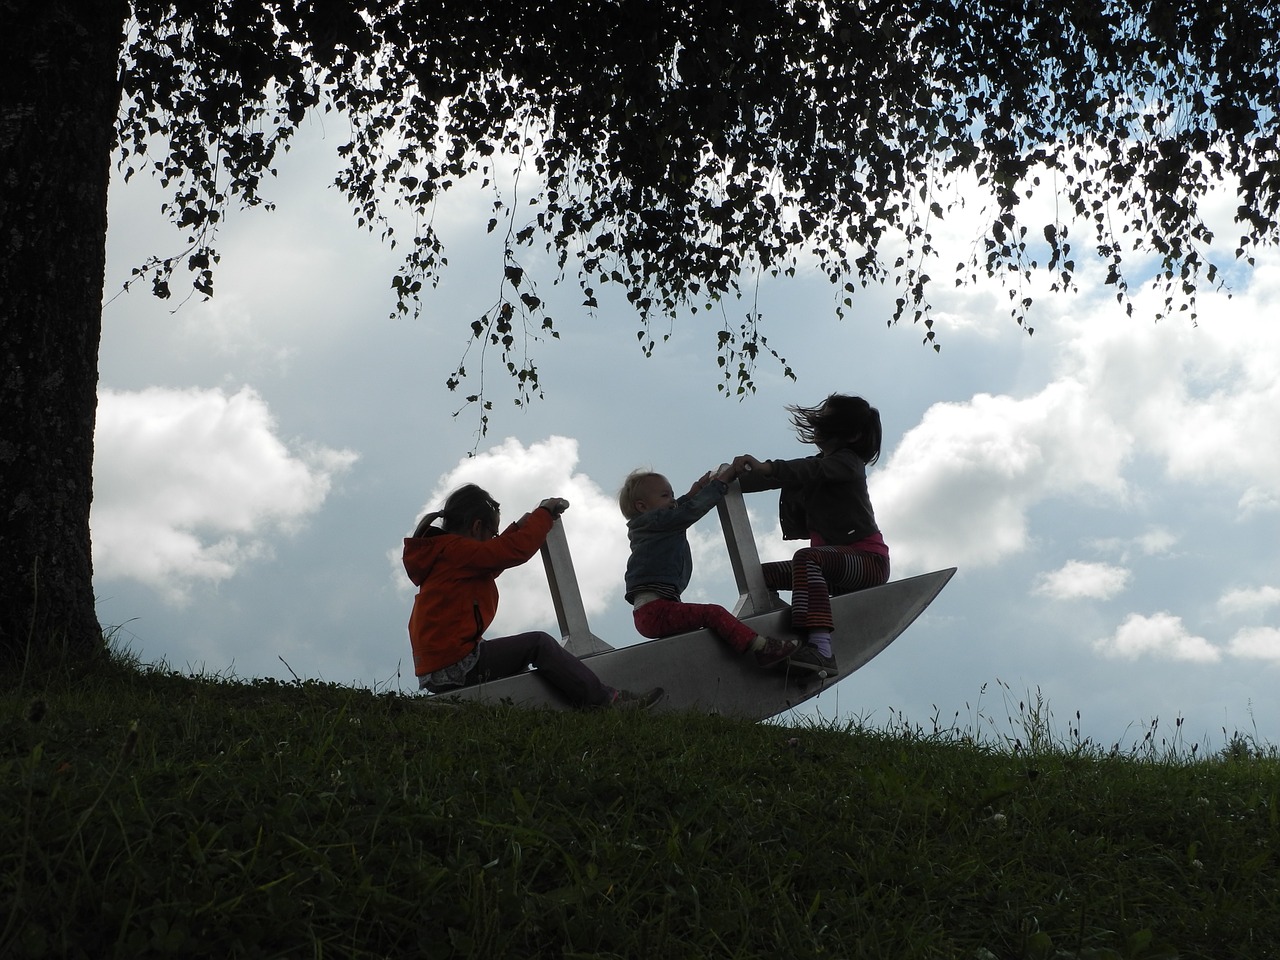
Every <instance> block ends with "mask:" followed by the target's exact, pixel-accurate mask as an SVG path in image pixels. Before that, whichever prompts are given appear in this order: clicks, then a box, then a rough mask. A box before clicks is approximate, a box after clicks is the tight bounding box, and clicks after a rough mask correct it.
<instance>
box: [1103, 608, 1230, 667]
mask: <svg viewBox="0 0 1280 960" xmlns="http://www.w3.org/2000/svg"><path fill="white" fill-rule="evenodd" d="M1093 646H1094V649H1095V650H1098V651H1099V652H1100V653H1102V654H1104V655H1105V656H1108V657H1113V658H1116V659H1121V660H1137V659H1138V658H1139V657H1143V656H1152V657H1156V658H1159V659H1165V660H1188V661H1192V662H1196V663H1213V662H1215V661H1217V660H1219V659H1221V657H1222V651H1221V650H1219V649H1218V648H1217V647H1215V646H1214V645H1213V644H1211V643H1210V642H1209V641H1208V640H1206V639H1205V638H1204V637H1199V636H1196V635H1195V634H1193V633H1191V632H1190V631H1189V630H1188V629H1187V628H1186V627H1185V626H1184V625H1183V623H1182V618H1181V617H1175V616H1173V615H1172V614H1169V613H1157V614H1155V615H1153V616H1150V617H1144V616H1142V615H1141V614H1137V613H1133V614H1130V615H1129V617H1128V618H1127V619H1126V620H1125V621H1124V623H1122V624H1121V625H1120V626H1119V627H1118V628H1117V629H1116V632H1115V633H1114V634H1113V635H1111V636H1110V637H1104V638H1102V639H1099V640H1095V641H1094V643H1093Z"/></svg>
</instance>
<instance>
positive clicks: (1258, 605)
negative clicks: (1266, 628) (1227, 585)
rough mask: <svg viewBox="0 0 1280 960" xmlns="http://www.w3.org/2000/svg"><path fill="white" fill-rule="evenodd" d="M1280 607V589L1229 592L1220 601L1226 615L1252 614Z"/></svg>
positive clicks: (1269, 588) (1266, 588) (1267, 588)
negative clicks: (1256, 611)
mask: <svg viewBox="0 0 1280 960" xmlns="http://www.w3.org/2000/svg"><path fill="white" fill-rule="evenodd" d="M1277 605H1280V587H1258V588H1257V589H1253V590H1249V589H1238V590H1228V591H1227V592H1226V593H1224V594H1223V595H1222V596H1221V597H1220V598H1219V599H1218V607H1219V609H1221V610H1222V611H1223V612H1224V613H1250V612H1252V611H1255V610H1267V609H1269V608H1271V607H1274V606H1277Z"/></svg>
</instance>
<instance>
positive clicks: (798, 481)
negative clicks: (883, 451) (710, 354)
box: [733, 393, 889, 677]
mask: <svg viewBox="0 0 1280 960" xmlns="http://www.w3.org/2000/svg"><path fill="white" fill-rule="evenodd" d="M787 410H788V412H789V413H790V414H791V423H792V425H793V426H794V427H795V429H796V435H797V436H798V437H799V438H800V441H801V442H802V443H812V444H814V445H815V446H817V448H818V450H819V453H818V454H817V455H816V456H811V457H802V458H799V459H796V460H758V459H756V458H755V457H753V456H751V455H750V454H743V455H742V456H740V457H738V458H737V459H735V460H734V462H733V464H734V467H735V468H737V471H738V482H739V483H740V484H741V486H742V490H743V492H744V493H748V492H752V491H757V490H781V491H782V493H781V496H780V497H779V501H778V514H779V520H780V522H781V524H782V536H783V537H784V539H787V540H802V539H807V540H808V541H809V546H808V547H804V548H802V549H800V550H797V551H796V553H795V555H794V556H793V557H792V558H791V560H790V561H778V562H772V563H765V564H763V567H764V576H765V583H766V584H767V585H768V586H769V587H770V588H771V589H773V590H790V591H792V594H791V616H792V621H793V622H794V623H795V625H796V627H797V628H798V629H799V630H800V631H801V632H805V633H807V634H808V638H809V642H808V644H807V645H806V646H804V647H802V648H801V649H800V650H799V651H797V652H796V653H795V654H794V655H793V656H792V657H791V665H792V666H793V667H797V668H799V669H802V670H811V671H814V672H815V673H818V674H819V675H820V676H824V677H826V676H836V675H837V674H838V668H837V665H836V660H835V656H834V654H833V653H832V651H831V630H832V627H833V622H832V619H831V594H832V593H848V592H850V591H852V590H861V589H864V588H866V587H875V586H879V585H880V584H882V583H885V582H886V581H887V580H888V579H889V548H888V547H887V546H886V545H885V542H884V538H883V537H882V536H881V535H880V528H879V527H878V526H877V525H876V518H875V511H874V510H873V509H872V507H871V497H870V496H869V495H868V493H867V467H868V466H869V465H871V464H873V463H875V462H876V460H877V459H879V457H880V442H881V434H882V431H881V427H880V411H878V410H877V409H876V408H875V407H873V406H871V404H869V403H867V401H866V400H864V399H862V398H861V397H852V396H846V395H844V394H839V393H833V394H831V396H829V397H827V399H826V400H824V401H823V402H822V403H821V404H819V405H818V406H816V407H801V406H794V407H788V408H787Z"/></svg>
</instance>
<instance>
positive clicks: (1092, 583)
mask: <svg viewBox="0 0 1280 960" xmlns="http://www.w3.org/2000/svg"><path fill="white" fill-rule="evenodd" d="M1130 577H1131V573H1130V571H1129V570H1127V569H1126V568H1124V567H1117V566H1114V565H1112V564H1109V563H1085V562H1083V561H1081V560H1068V561H1067V562H1066V563H1065V564H1063V565H1062V566H1061V567H1060V568H1058V569H1057V570H1055V571H1053V572H1052V573H1046V574H1043V575H1042V576H1041V577H1040V580H1039V582H1038V583H1037V584H1036V586H1035V588H1034V592H1035V593H1037V594H1040V595H1041V596H1046V597H1050V598H1052V599H1054V600H1076V599H1090V600H1110V599H1111V598H1112V597H1114V596H1116V595H1118V594H1120V593H1122V592H1124V590H1125V588H1126V587H1128V585H1129V579H1130Z"/></svg>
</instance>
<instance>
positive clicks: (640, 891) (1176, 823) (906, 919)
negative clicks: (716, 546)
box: [0, 658, 1280, 960]
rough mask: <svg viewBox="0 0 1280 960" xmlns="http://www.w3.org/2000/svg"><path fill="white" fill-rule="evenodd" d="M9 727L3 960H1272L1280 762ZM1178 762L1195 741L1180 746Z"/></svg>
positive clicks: (156, 674) (163, 710) (631, 738)
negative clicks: (178, 959)
mask: <svg viewBox="0 0 1280 960" xmlns="http://www.w3.org/2000/svg"><path fill="white" fill-rule="evenodd" d="M3 690H4V692H3V694H2V695H0V730H2V731H3V738H2V742H3V755H2V756H0V763H2V764H3V776H2V777H0V791H2V792H3V795H2V797H0V957H5V958H20V957H78V956H85V957H93V958H99V957H130V958H133V957H150V956H170V955H176V956H182V957H206V956H208V957H219V958H222V957H317V958H319V957H326V958H331V957H332V958H338V957H369V958H372V957H432V958H446V957H484V958H496V957H555V958H578V957H638V958H639V957H643V958H666V957H672V958H675V957H679V958H691V957H725V958H730V957H732V958H748V957H761V958H764V957H769V958H774V957H786V958H808V957H833V958H842V957H875V958H924V957H939V958H942V957H945V958H968V960H992V958H1001V960H1004V958H1024V957H1025V958H1109V957H1175V956H1176V957H1214V958H1227V957H1230V958H1236V957H1273V956H1280V947H1278V946H1277V945H1278V944H1280V869H1278V867H1280V863H1278V862H1277V859H1278V854H1280V801H1278V799H1277V795H1278V793H1280V762H1278V761H1277V759H1276V755H1275V750H1274V749H1272V748H1267V749H1265V750H1260V749H1258V746H1257V745H1256V744H1254V743H1252V742H1251V741H1249V740H1248V739H1247V738H1244V737H1239V736H1237V737H1236V738H1234V739H1233V740H1232V742H1231V745H1230V746H1229V747H1228V748H1227V749H1225V750H1223V751H1221V752H1220V753H1218V754H1216V755H1215V756H1213V757H1199V756H1197V755H1196V750H1195V749H1194V748H1192V749H1184V748H1183V747H1182V746H1181V745H1180V744H1178V743H1177V742H1176V739H1175V742H1174V743H1173V744H1169V743H1166V742H1163V741H1159V740H1158V737H1157V736H1156V730H1155V727H1153V728H1152V729H1151V730H1149V731H1148V732H1147V735H1146V737H1145V738H1144V739H1143V740H1142V741H1141V742H1140V743H1138V744H1135V745H1134V746H1132V747H1129V748H1127V749H1124V750H1121V749H1119V748H1118V747H1107V748H1103V747H1100V746H1097V745H1094V744H1092V743H1089V742H1080V741H1079V739H1078V735H1073V733H1072V731H1070V728H1068V732H1067V734H1066V735H1065V736H1058V735H1055V734H1054V733H1053V732H1052V731H1051V730H1049V729H1047V724H1046V719H1045V715H1046V711H1045V710H1044V705H1043V704H1038V703H1031V704H1028V703H1027V702H1025V701H1024V702H1023V703H1022V704H1021V705H1020V707H1019V708H1018V710H1017V711H1013V710H1011V711H1010V714H1013V713H1016V714H1017V716H1016V717H1013V716H1010V718H1009V723H1010V725H1011V726H1010V729H1008V730H1006V731H1005V732H1003V733H1001V734H993V733H991V732H989V731H988V732H987V733H986V734H980V732H978V731H973V730H961V729H958V728H957V727H956V726H954V725H953V726H951V727H948V728H946V729H939V728H937V727H936V726H932V725H931V729H928V730H924V729H921V728H919V727H916V728H912V727H911V726H910V725H908V724H907V723H904V722H899V723H898V724H896V725H895V728H894V729H888V730H886V729H881V730H876V729H867V728H864V727H862V726H860V725H858V724H856V723H853V724H849V725H848V726H846V727H843V728H833V727H815V726H800V727H794V726H784V725H778V724H748V723H743V722H740V721H735V720H728V719H723V718H719V717H714V716H704V715H678V714H675V715H673V714H667V715H647V714H623V713H611V712H596V713H553V712H532V711H521V710H517V709H514V708H511V707H481V706H475V705H463V706H443V705H440V704H438V703H431V702H428V701H426V700H425V699H422V698H419V697H412V696H402V695H398V694H387V693H377V692H375V691H370V690H363V689H353V688H350V687H343V686H338V685H330V684H322V683H314V682H299V683H290V684H282V683H279V682H276V681H267V680H259V681H241V680H236V679H228V678H218V677H212V678H210V677H204V678H193V677H188V676H180V675H178V674H175V673H170V672H167V671H165V670H164V669H162V668H143V667H139V666H138V665H137V664H133V663H129V662H127V660H122V659H121V658H115V659H113V660H112V661H111V662H110V663H109V664H107V665H105V666H104V667H102V668H101V669H96V670H95V671H93V672H92V673H90V674H88V675H85V674H84V673H79V674H73V673H69V672H66V671H58V670H55V671H53V672H52V673H50V672H47V671H46V672H42V673H40V674H38V675H36V674H32V673H25V674H20V675H17V676H12V677H9V678H8V679H7V680H6V681H5V685H4V688H3ZM1175 737H1176V732H1175Z"/></svg>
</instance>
